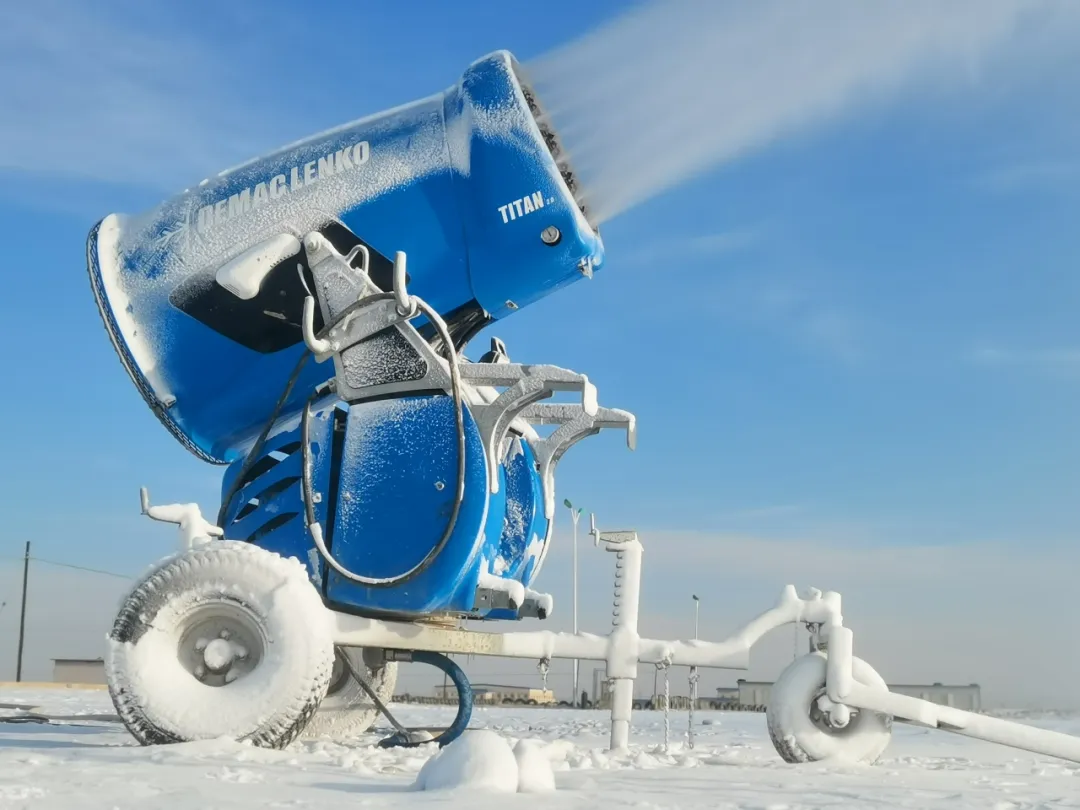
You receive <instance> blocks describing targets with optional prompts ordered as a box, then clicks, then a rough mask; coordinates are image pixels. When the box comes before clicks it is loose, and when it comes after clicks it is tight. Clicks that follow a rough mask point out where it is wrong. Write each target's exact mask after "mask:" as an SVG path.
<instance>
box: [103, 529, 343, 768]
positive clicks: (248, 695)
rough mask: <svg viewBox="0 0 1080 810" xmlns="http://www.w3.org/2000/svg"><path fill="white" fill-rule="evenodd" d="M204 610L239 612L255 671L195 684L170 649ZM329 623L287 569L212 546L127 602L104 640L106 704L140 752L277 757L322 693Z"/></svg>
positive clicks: (168, 567)
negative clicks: (230, 748) (186, 746)
mask: <svg viewBox="0 0 1080 810" xmlns="http://www.w3.org/2000/svg"><path fill="white" fill-rule="evenodd" d="M214 604H221V605H225V606H227V609H228V610H231V611H233V612H236V611H242V612H243V615H244V616H245V617H246V621H248V622H249V623H250V624H251V626H252V627H253V628H257V631H258V632H259V633H260V634H261V635H262V639H263V643H262V650H263V653H262V657H261V659H260V660H259V662H258V664H257V666H256V668H255V669H254V670H252V671H251V672H250V673H248V674H247V675H245V676H243V677H240V678H238V679H237V680H235V681H233V682H232V683H228V684H225V685H222V686H216V687H215V686H209V685H207V684H203V683H200V682H199V681H198V680H197V679H196V678H195V676H194V675H193V674H191V672H190V671H189V670H188V669H187V668H185V667H184V665H183V664H182V663H181V661H180V656H179V654H178V649H177V648H178V646H179V643H180V640H181V637H182V634H183V632H184V630H183V626H184V625H183V622H184V620H185V619H186V618H189V617H190V616H191V615H192V614H193V612H194V611H196V610H202V611H211V610H212V609H213V608H212V606H213V605H214ZM330 617H331V614H330V612H329V611H328V610H327V609H326V608H325V607H324V605H323V603H322V599H321V597H320V596H319V593H318V591H317V590H316V589H315V587H314V586H313V585H312V584H311V582H310V581H309V580H308V576H307V569H306V568H304V566H303V565H301V564H300V563H299V562H298V561H297V560H295V559H291V558H285V557H281V556H280V555H278V554H274V553H272V552H269V551H266V550H264V549H261V548H258V547H256V546H252V545H248V544H246V543H239V542H234V541H226V540H215V541H213V542H211V543H209V544H207V545H204V546H200V547H198V548H195V549H191V550H189V551H186V552H183V553H181V554H178V555H176V556H175V557H172V558H170V559H167V560H165V561H164V562H162V563H161V564H159V565H158V566H157V567H156V568H154V569H153V570H151V572H150V573H149V574H147V575H146V576H145V577H143V579H142V580H141V581H140V582H138V583H137V584H136V585H135V587H134V588H133V589H132V591H131V592H130V593H129V594H128V596H127V598H126V599H125V600H124V602H123V604H122V606H121V609H120V613H119V614H118V615H117V617H116V620H115V622H114V624H113V627H112V630H111V631H110V633H109V637H108V642H109V643H108V655H107V657H106V663H105V669H106V679H107V682H108V687H109V695H110V697H111V698H112V701H113V705H114V706H115V707H116V712H117V714H118V715H119V716H120V719H121V720H122V721H123V723H124V725H125V726H126V727H127V729H128V731H130V732H131V734H132V735H133V736H134V737H135V739H137V740H138V741H139V742H140V743H142V744H143V745H159V744H165V743H177V742H190V741H194V740H202V739H215V738H218V737H231V738H233V739H236V740H238V741H250V742H251V743H252V744H254V745H257V746H260V747H264V748H284V747H286V746H287V745H288V744H289V743H291V742H292V741H293V740H294V739H296V737H297V736H298V735H299V734H300V732H301V731H303V729H304V727H305V726H306V725H307V723H308V722H309V721H310V719H311V717H312V716H313V715H314V714H315V711H316V710H317V709H318V707H319V703H320V701H321V700H322V699H323V696H324V695H325V694H326V689H327V685H328V684H329V681H330V673H331V669H332V666H333V659H334V644H333V635H332V622H331V618H330ZM151 631H152V632H151Z"/></svg>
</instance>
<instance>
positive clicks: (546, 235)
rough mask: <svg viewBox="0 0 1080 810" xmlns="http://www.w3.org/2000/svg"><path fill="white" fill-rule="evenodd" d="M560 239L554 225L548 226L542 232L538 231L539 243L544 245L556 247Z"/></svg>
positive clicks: (560, 235)
mask: <svg viewBox="0 0 1080 810" xmlns="http://www.w3.org/2000/svg"><path fill="white" fill-rule="evenodd" d="M560 239H562V234H561V233H559V229H558V228H556V227H555V226H554V225H548V226H547V227H546V228H544V230H542V231H540V241H542V242H543V243H544V244H545V245H557V244H559V240H560Z"/></svg>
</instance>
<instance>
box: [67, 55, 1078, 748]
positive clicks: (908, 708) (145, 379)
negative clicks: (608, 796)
mask: <svg viewBox="0 0 1080 810" xmlns="http://www.w3.org/2000/svg"><path fill="white" fill-rule="evenodd" d="M576 185H577V181H576V179H575V176H574V173H573V168H572V166H571V165H569V164H568V162H567V160H566V157H565V155H564V154H563V152H562V150H561V147H560V144H559V141H558V138H557V137H556V134H555V133H554V131H553V130H552V128H551V126H550V125H549V123H548V121H547V119H546V117H545V115H544V112H543V109H542V108H541V106H540V103H539V102H538V100H537V99H536V97H535V95H534V94H533V92H532V91H531V90H530V89H529V87H528V84H527V81H526V80H524V79H523V77H522V75H521V70H520V67H519V65H518V64H517V62H516V61H515V60H514V59H513V57H512V56H511V55H510V54H508V53H505V52H498V53H495V54H492V55H490V56H488V57H486V58H484V59H481V60H479V61H478V62H476V63H474V64H473V65H472V66H470V67H469V68H468V70H466V72H465V73H464V74H463V76H462V78H461V80H460V81H459V82H457V83H456V84H455V85H453V86H452V87H451V88H449V89H448V90H446V91H445V92H442V93H439V94H437V95H434V96H431V97H430V98H427V99H423V100H421V101H418V102H415V103H413V104H409V105H406V106H403V107H399V108H396V109H394V110H391V111H388V112H385V113H382V114H380V115H376V116H373V117H370V118H366V119H362V120H359V121H356V122H354V123H351V124H347V125H345V126H342V127H339V128H337V129H335V130H332V131H330V132H326V133H323V134H321V135H318V136H315V137H312V138H309V139H307V140H304V141H301V142H299V143H295V144H293V145H291V146H288V147H286V148H284V149H282V150H281V151H279V152H276V153H274V154H272V155H269V156H267V157H263V158H260V159H257V160H255V161H252V162H250V163H247V164H244V165H242V166H240V167H238V168H235V169H232V170H231V171H228V172H224V173H222V174H220V175H218V176H216V177H214V178H212V179H209V180H205V181H203V182H202V183H200V184H199V185H198V186H196V187H194V188H192V189H189V190H187V191H185V192H184V193H183V194H181V195H179V196H177V197H175V198H173V199H171V200H169V201H167V202H165V203H163V204H162V205H161V206H159V207H158V208H157V209H155V210H153V211H151V212H149V213H147V214H144V215H141V216H134V217H122V216H118V215H111V216H109V217H106V218H105V219H104V220H102V221H101V222H100V223H99V224H98V225H97V226H96V227H95V228H94V229H93V230H92V232H91V234H90V237H89V241H88V265H89V271H90V278H91V282H92V288H93V291H94V295H95V298H96V300H97V304H98V307H99V309H100V311H101V315H102V318H103V320H104V323H105V326H106V329H107V331H108V334H109V336H110V338H111V340H112V342H113V345H114V346H115V348H116V350H117V353H118V354H119V356H120V359H121V361H122V362H123V365H124V367H125V368H126V370H127V372H128V374H129V375H130V376H131V378H132V380H133V381H134V382H135V384H136V386H137V387H138V389H139V391H140V392H141V393H142V395H143V397H144V398H145V400H146V401H147V403H148V404H149V406H150V407H151V409H152V410H153V411H154V413H155V414H156V415H157V416H158V418H159V419H160V420H161V421H162V423H163V424H164V425H165V426H166V427H167V428H168V429H169V430H170V431H171V432H172V434H173V435H174V436H175V437H176V439H177V440H178V441H179V442H180V443H181V444H183V445H184V446H185V447H186V448H188V450H190V451H191V452H193V453H195V454H196V455H198V456H199V457H200V458H202V459H204V460H206V461H208V462H211V463H214V464H219V465H223V466H224V467H225V472H224V477H223V481H222V495H221V504H220V508H219V511H218V514H217V516H216V518H215V520H213V521H209V520H206V519H205V518H204V517H203V516H202V514H201V513H200V512H199V510H198V508H197V507H196V506H194V505H191V504H187V505H172V506H153V505H151V504H150V502H149V499H148V497H146V496H145V494H144V498H143V511H144V513H146V514H148V515H149V516H150V517H153V518H156V519H159V520H166V521H171V522H175V523H177V524H179V525H180V530H181V541H182V542H181V550H180V552H179V553H178V554H177V555H175V556H173V557H170V558H169V559H167V560H165V561H163V562H162V563H160V564H159V565H157V566H155V567H154V568H153V569H152V570H151V571H150V572H149V573H147V574H146V575H145V576H144V577H143V578H142V579H141V580H140V581H139V582H138V583H137V584H136V585H135V587H134V588H133V590H132V591H131V593H130V594H129V596H128V598H127V599H126V601H125V602H124V604H123V606H122V609H121V611H120V614H119V615H118V617H117V619H116V621H115V624H114V627H113V629H112V631H111V633H110V649H109V656H108V663H107V672H108V679H109V687H110V692H111V695H112V698H113V701H114V703H115V705H116V707H117V710H118V712H119V714H120V716H121V717H122V719H123V720H124V722H125V723H126V725H127V727H128V728H129V729H130V730H131V732H132V733H133V734H134V736H135V737H136V738H137V739H139V740H140V741H141V742H143V743H146V744H149V743H160V742H175V741H182V740H192V739H202V738H207V737H218V736H223V735H228V736H234V737H236V738H238V739H247V740H251V741H252V742H254V743H255V744H258V745H265V746H274V747H281V746H284V745H287V744H288V743H289V742H290V741H292V740H293V739H295V738H296V737H297V736H298V735H299V734H301V733H305V734H327V733H329V734H337V735H342V734H356V733H359V732H360V731H362V730H364V729H365V728H367V727H368V726H369V725H370V724H371V723H372V722H373V721H374V719H375V717H376V714H377V713H378V712H380V711H381V712H383V713H385V714H386V715H387V717H388V719H390V720H391V722H394V723H395V725H396V721H394V720H393V718H392V715H391V714H390V712H389V711H388V710H387V708H386V702H387V701H388V700H389V698H390V696H391V695H392V693H393V688H394V682H395V679H396V667H397V664H398V663H399V662H403V661H414V662H421V663H427V664H431V665H434V666H436V667H439V668H441V669H443V670H444V671H445V672H446V673H447V674H448V675H449V676H450V677H451V678H453V679H454V682H455V684H457V685H458V687H459V694H460V696H461V698H460V705H459V711H458V716H457V718H456V719H455V721H454V723H453V724H452V725H451V727H450V728H449V729H447V730H445V731H444V732H442V733H441V734H440V735H439V737H438V738H437V739H438V741H439V742H442V743H445V742H447V741H449V740H451V739H453V738H454V737H455V736H456V735H457V734H460V733H461V731H462V730H463V728H464V727H465V725H466V724H467V722H468V715H469V710H470V706H471V691H470V690H469V688H468V683H467V680H466V679H465V677H464V674H463V673H462V672H461V670H460V669H459V668H458V667H457V666H456V665H455V664H454V663H453V661H451V660H450V659H449V658H448V657H447V656H446V654H447V653H458V652H460V653H469V654H479V655H496V656H509V657H519V658H533V659H536V660H538V661H539V662H540V664H541V667H542V668H543V669H545V671H546V666H547V663H548V662H549V661H550V660H551V659H553V658H577V659H585V660H598V661H604V662H606V666H607V674H608V677H609V678H611V679H612V680H613V681H614V684H615V686H614V693H613V694H614V700H613V708H612V745H613V746H614V747H622V746H625V745H626V740H627V732H628V727H629V720H630V699H631V695H632V686H633V679H634V678H635V677H636V675H637V666H638V664H639V663H642V662H643V663H652V664H655V665H657V666H661V667H667V666H671V665H689V666H708V667H724V668H745V667H746V666H747V664H748V651H749V649H750V646H751V645H752V644H753V643H754V642H755V641H756V640H757V638H759V637H760V636H761V635H762V634H763V633H765V632H767V631H768V630H770V629H772V628H774V627H777V626H779V625H780V624H784V623H790V622H794V621H801V622H805V623H807V624H808V625H810V626H811V627H812V629H814V631H815V633H814V638H815V639H816V647H815V650H814V652H813V653H812V654H811V655H809V656H807V657H806V658H804V659H800V662H796V664H795V665H793V666H794V667H795V669H793V670H792V672H790V673H788V674H786V675H785V676H784V677H785V678H787V680H786V681H785V680H784V678H781V682H780V683H778V684H777V688H776V689H775V690H774V699H775V700H776V708H775V709H774V710H770V715H769V717H770V729H771V730H772V731H773V735H774V740H775V741H776V744H777V748H778V750H779V751H780V752H781V753H782V754H783V755H784V756H785V758H787V759H789V760H792V761H795V760H799V759H807V758H810V759H816V758H821V757H823V756H826V755H829V754H830V753H832V752H835V750H837V749H840V748H843V749H845V750H847V751H849V752H851V751H853V750H855V749H857V752H856V753H857V758H860V759H873V758H875V757H876V756H877V755H878V754H879V753H880V750H881V749H882V748H883V747H884V744H883V741H884V742H887V740H888V731H889V722H890V720H889V717H890V716H892V715H897V716H900V717H908V718H910V719H913V720H917V721H923V722H930V721H931V720H932V721H933V722H934V723H937V724H939V725H940V724H943V723H948V724H950V725H951V726H952V727H953V730H961V731H962V732H963V731H964V730H965V729H967V731H969V732H970V731H971V729H972V728H976V726H973V725H971V723H972V722H973V721H971V720H970V719H968V718H971V717H975V716H974V715H965V716H964V718H960V717H959V715H964V713H954V714H952V715H949V716H948V717H944V715H935V714H934V713H933V711H932V710H931V709H928V708H926V706H928V705H929V704H923V703H921V702H919V701H914V702H913V703H911V704H910V705H909V704H908V703H904V701H909V700H910V699H906V698H899V697H897V696H893V695H890V694H889V692H888V690H887V689H886V688H885V687H884V684H883V682H881V680H880V678H878V677H877V676H876V674H875V673H873V671H872V670H870V669H869V668H868V667H867V666H866V665H865V664H863V663H862V662H859V661H858V660H857V659H852V658H851V639H850V631H846V630H845V629H844V628H843V627H842V624H841V622H840V614H839V597H838V596H837V595H835V594H826V595H822V594H820V593H818V592H813V593H811V594H810V595H809V597H808V598H806V599H800V598H799V597H797V596H796V595H795V593H794V590H791V589H789V590H788V591H785V594H784V598H783V600H782V601H781V603H780V605H779V606H778V607H776V608H774V609H773V610H771V611H769V612H768V613H766V614H764V615H763V616H762V617H760V618H759V619H757V620H755V622H753V623H752V624H751V625H749V626H748V627H747V628H746V629H745V630H744V631H743V632H742V633H740V634H739V635H737V636H736V637H734V638H733V639H731V640H729V641H727V642H723V643H719V644H715V643H708V642H699V641H694V642H667V641H652V640H648V639H642V638H640V637H639V636H638V634H637V614H638V579H639V577H640V556H641V545H640V543H639V542H638V540H637V537H636V534H634V533H633V532H614V533H604V532H599V531H596V530H595V528H594V536H595V537H596V539H597V542H598V543H599V542H601V541H602V542H603V543H604V545H605V547H606V548H608V549H609V550H611V551H613V552H615V553H616V556H617V560H618V562H617V565H616V568H617V571H616V580H615V603H616V608H615V619H614V622H613V630H612V632H611V634H610V635H608V636H593V635H588V634H572V635H571V634H559V633H548V632H503V633H498V632H478V631H476V630H473V629H466V626H465V625H466V623H467V622H468V621H469V620H476V621H490V620H519V619H525V618H534V619H544V618H546V617H547V616H548V615H550V614H551V612H552V610H553V604H552V599H551V597H550V596H549V595H546V594H544V593H541V592H539V591H537V590H534V588H533V583H534V582H535V580H536V577H537V574H538V573H539V571H540V569H541V567H542V565H543V562H544V558H545V555H546V554H547V551H548V547H549V543H550V541H551V535H552V526H553V520H554V511H555V491H554V486H555V483H554V482H555V469H556V466H557V464H558V463H559V461H560V460H561V458H562V457H563V455H564V454H565V452H566V451H567V450H568V449H569V448H570V447H571V446H573V445H574V444H575V443H577V442H578V441H580V440H581V439H583V438H585V437H587V436H590V435H593V434H595V433H597V432H599V431H601V430H603V429H619V430H624V431H625V432H626V434H627V440H628V443H629V445H630V447H631V448H632V447H633V446H634V441H635V433H636V431H635V422H634V417H633V416H632V415H631V414H630V413H627V412H626V411H622V410H617V409H612V408H605V407H602V406H600V405H599V403H598V401H597V393H596V389H595V388H594V386H593V385H592V383H590V381H589V380H588V378H587V377H586V376H585V375H583V374H579V373H575V372H572V371H568V370H566V369H563V368H559V367H555V366H550V365H531V364H521V363H516V362H513V361H511V359H510V357H509V356H508V353H507V351H506V348H505V346H503V345H502V343H501V342H500V341H498V340H497V339H493V340H492V341H491V347H490V350H489V351H488V352H487V353H486V354H484V355H483V356H481V357H479V358H478V359H477V360H476V361H475V362H473V361H470V360H468V359H467V358H466V357H465V356H464V354H463V352H464V349H465V347H466V345H467V344H468V343H469V341H470V339H472V338H473V337H475V336H476V335H477V334H478V333H479V332H480V331H481V330H482V329H484V328H485V327H486V326H488V325H490V324H492V323H494V322H496V321H498V320H500V319H502V318H504V317H507V316H509V315H511V314H513V313H514V312H516V311H518V310H520V309H521V308H522V307H525V306H528V305H529V304H530V303H533V302H535V301H537V300H539V299H541V298H543V297H545V296H547V295H549V294H551V293H553V292H555V291H556V290H559V289H561V288H563V287H565V286H567V285H569V284H571V283H573V282H574V281H576V280H579V279H582V278H588V277H591V276H592V274H593V272H594V271H596V270H598V269H599V268H600V267H601V265H602V264H603V261H604V248H603V244H602V242H601V239H600V235H599V233H598V230H597V228H596V227H595V225H594V224H593V223H592V222H591V221H590V217H589V211H588V209H587V208H586V207H584V206H583V205H582V204H581V203H580V195H578V194H576V191H577V188H576ZM556 394H559V395H561V396H560V398H555V395H556ZM545 426H546V429H545ZM827 649H828V650H829V653H828V655H827V656H826V653H825V650H827ZM826 662H827V665H826ZM826 682H828V683H826ZM784 684H787V686H784ZM915 704H918V706H917V707H916V706H915ZM950 711H951V710H950ZM905 712H906V713H905ZM928 718H929V719H928ZM941 718H944V719H941ZM983 719H984V718H977V717H976V720H983ZM939 721H940V722H939ZM965 724H966V725H965ZM1021 728H1023V727H1021ZM972 733H974V732H972ZM1032 733H1035V732H1033V730H1032ZM975 736H979V735H978V734H976V735H975ZM420 739H421V737H420V736H418V735H416V734H414V733H410V732H409V731H408V730H407V729H404V728H402V727H400V726H398V735H397V736H396V737H394V738H392V742H394V743H399V744H411V743H415V742H418V741H419V740H420ZM1066 739H1068V740H1070V742H1069V743H1067V744H1066V743H1061V741H1060V740H1059V741H1057V742H1056V743H1055V744H1066V745H1068V744H1072V742H1075V741H1071V738H1066ZM822 740H824V742H822ZM1011 744H1016V743H1015V742H1013V743H1011ZM1040 744H1041V743H1040ZM860 746H861V747H860ZM1029 747H1030V745H1029ZM1033 750H1043V749H1038V748H1034V749H1033ZM1068 751H1071V752H1072V754H1071V755H1072V756H1075V758H1076V759H1078V760H1080V754H1077V753H1076V752H1075V750H1074V749H1071V748H1070V749H1068ZM1054 752H1056V753H1057V754H1058V755H1062V754H1061V753H1060V750H1059V749H1055V750H1053V751H1051V753H1054Z"/></svg>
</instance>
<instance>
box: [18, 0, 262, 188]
mask: <svg viewBox="0 0 1080 810" xmlns="http://www.w3.org/2000/svg"><path fill="white" fill-rule="evenodd" d="M200 17H201V15H200V14H199V13H198V10H197V9H196V10H194V11H192V12H191V14H190V15H187V16H183V15H180V14H178V13H177V12H176V9H175V8H174V9H169V8H168V7H167V5H166V4H150V3H135V2H132V0H102V1H101V2H98V3H76V2H68V1H66V0H35V2H32V3H18V2H12V3H4V4H0V76H3V77H4V79H3V81H2V82H0V109H2V110H3V111H4V114H3V115H0V171H8V172H15V173H18V174H23V175H37V176H48V175H51V176H60V177H68V178H75V179H84V180H94V181H108V182H111V183H120V184H127V185H141V186H148V187H153V188H168V189H170V190H172V189H173V187H174V186H175V185H179V184H184V183H192V182H197V181H198V180H200V179H201V178H202V176H204V175H205V173H208V172H210V171H214V170H219V169H220V168H223V161H224V162H226V165H227V162H231V161H236V160H241V159H245V158H247V157H249V156H250V154H251V153H252V151H253V150H256V149H259V148H264V147H265V146H266V143H267V142H266V141H262V140H261V139H266V138H273V134H269V135H268V134H267V132H266V127H264V126H253V125H252V123H251V122H252V121H253V120H262V121H264V122H265V121H273V120H274V119H273V117H272V116H262V117H260V116H259V114H258V113H259V112H260V110H259V109H253V107H254V106H255V105H254V103H253V102H252V101H251V100H250V97H249V96H248V94H247V93H246V92H245V90H246V84H245V83H250V80H249V79H248V77H250V76H251V75H258V71H252V70H250V67H251V66H252V65H257V64H258V62H257V61H254V60H252V59H251V54H249V53H247V50H248V47H245V46H244V45H243V43H234V44H233V45H231V46H230V47H229V48H228V49H224V48H222V49H219V50H214V49H212V48H210V47H208V46H207V45H206V44H205V42H204V40H203V39H202V38H200V37H198V36H196V35H195V34H194V33H193V32H192V30H191V28H190V25H191V24H192V20H193V19H195V20H197V19H199V18H200ZM252 17H253V20H252V21H251V25H255V19H256V18H257V15H255V14H253V15H252ZM253 34H255V35H257V31H254V30H253ZM238 64H239V65H246V66H247V67H248V68H249V69H246V70H242V69H238Z"/></svg>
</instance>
